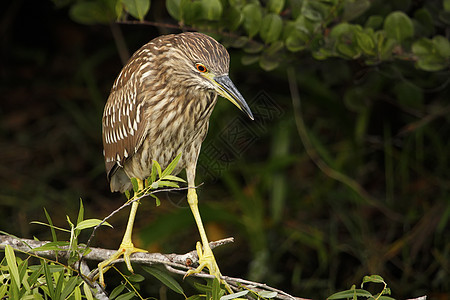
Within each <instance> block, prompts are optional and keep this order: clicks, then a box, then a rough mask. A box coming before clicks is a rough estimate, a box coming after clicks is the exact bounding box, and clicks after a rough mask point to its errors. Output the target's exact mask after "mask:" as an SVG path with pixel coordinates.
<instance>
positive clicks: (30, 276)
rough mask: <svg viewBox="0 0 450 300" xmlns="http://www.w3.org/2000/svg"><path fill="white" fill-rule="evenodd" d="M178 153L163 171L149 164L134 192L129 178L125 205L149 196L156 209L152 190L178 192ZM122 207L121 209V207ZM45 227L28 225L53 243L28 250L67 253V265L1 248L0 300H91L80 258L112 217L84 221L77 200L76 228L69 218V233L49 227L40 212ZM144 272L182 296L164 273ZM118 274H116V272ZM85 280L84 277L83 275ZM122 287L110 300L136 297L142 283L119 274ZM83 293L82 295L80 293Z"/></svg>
mask: <svg viewBox="0 0 450 300" xmlns="http://www.w3.org/2000/svg"><path fill="white" fill-rule="evenodd" d="M180 157H181V153H180V154H179V155H177V157H176V158H175V159H174V160H173V161H172V162H171V163H170V164H169V165H168V166H167V168H166V169H164V170H163V171H162V170H161V166H160V165H159V163H158V162H156V161H154V162H153V169H152V171H153V172H152V174H151V176H150V177H149V178H148V179H147V180H146V181H145V188H144V189H143V190H138V187H137V180H136V179H135V178H133V180H132V182H133V189H134V195H133V197H130V195H129V193H127V197H128V203H131V202H132V201H139V200H140V199H142V198H143V197H145V196H149V195H150V196H153V197H154V198H155V199H156V200H157V203H156V205H157V206H159V205H160V202H159V199H158V198H157V197H156V196H155V195H154V193H155V190H156V189H158V188H161V187H170V188H179V186H178V184H177V183H176V182H184V180H183V179H181V178H179V177H176V176H174V175H172V172H173V170H174V169H175V167H176V165H177V163H178V161H179V159H180ZM125 206H126V205H124V206H122V207H121V208H123V207H125ZM44 212H45V215H46V218H47V220H48V224H47V223H43V222H37V221H36V222H32V223H34V224H39V225H44V226H48V227H49V228H50V229H51V232H52V237H53V241H52V242H49V243H46V244H45V245H43V246H40V247H36V248H31V247H30V249H33V251H55V253H56V256H58V255H57V254H58V252H60V251H64V253H66V252H67V254H68V255H67V262H61V261H58V259H57V258H56V260H53V259H48V258H44V257H39V256H38V255H35V254H29V253H25V252H24V253H23V254H25V255H27V258H26V259H25V260H22V259H20V258H19V257H16V255H15V253H14V249H13V248H12V247H11V246H9V245H6V246H5V258H4V259H3V260H2V262H1V264H0V271H1V282H2V287H1V288H0V298H3V296H6V297H7V298H8V299H26V298H27V297H31V298H33V299H44V297H45V299H47V298H49V299H74V300H79V299H82V294H84V297H85V298H87V299H93V297H94V296H93V291H94V292H95V289H93V288H92V287H90V283H89V281H88V280H83V278H82V276H80V274H79V267H78V265H79V264H80V260H81V259H82V257H83V256H84V255H86V254H88V253H89V252H90V249H89V246H90V241H91V239H92V237H93V236H94V233H95V231H96V230H97V228H99V227H100V226H102V225H106V226H110V227H112V226H111V225H110V224H109V223H108V222H107V221H106V220H107V219H109V218H110V217H111V216H112V215H113V214H111V215H110V216H108V217H107V218H105V219H103V220H99V219H84V206H83V202H82V201H81V200H80V209H79V211H78V217H77V222H76V225H75V224H74V223H73V222H72V221H71V219H70V217H69V216H66V218H67V223H68V224H69V226H70V229H65V228H61V227H57V226H55V225H53V221H52V219H51V217H50V215H49V214H48V213H47V211H46V210H45V209H44ZM90 228H94V230H93V231H92V234H91V236H90V238H89V240H88V242H87V244H82V243H80V240H79V237H80V234H81V232H82V231H83V230H86V229H90ZM56 230H58V231H62V232H65V233H69V234H70V237H69V241H68V242H67V241H58V240H57V235H56ZM32 257H36V258H39V259H40V260H39V261H40V264H38V265H34V264H30V263H29V261H31V258H32ZM143 269H144V270H145V271H147V272H148V273H150V274H152V275H153V276H155V277H156V278H157V279H159V280H160V281H161V282H162V283H164V284H165V285H166V286H167V287H169V288H171V289H172V290H174V291H176V292H177V293H180V294H184V292H183V289H182V288H181V286H180V285H179V284H178V283H177V282H176V281H175V280H174V279H173V278H172V277H170V276H169V275H168V274H167V273H165V272H163V271H161V270H159V269H157V268H153V267H143ZM119 273H120V272H119ZM83 275H84V276H87V275H88V274H83ZM121 275H122V276H123V279H124V283H122V284H120V285H118V286H117V287H115V288H114V289H113V290H112V292H111V295H110V299H115V298H117V299H122V300H124V299H131V298H133V297H134V296H139V297H140V298H141V299H142V297H141V296H140V295H139V292H138V289H139V282H142V281H143V280H144V277H143V276H141V275H139V274H131V275H128V276H126V275H124V274H122V273H121ZM81 288H82V289H83V293H82V292H81ZM94 294H95V293H94Z"/></svg>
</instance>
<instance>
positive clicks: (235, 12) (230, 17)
mask: <svg viewBox="0 0 450 300" xmlns="http://www.w3.org/2000/svg"><path fill="white" fill-rule="evenodd" d="M242 20H243V16H242V14H241V11H240V10H239V9H237V8H236V7H234V6H232V7H229V8H228V9H226V10H225V12H224V15H223V18H222V21H223V22H224V24H225V26H226V27H228V29H230V30H231V31H235V30H236V29H237V28H238V27H239V25H241V23H242ZM233 46H234V47H236V45H233ZM241 47H242V46H241ZM238 48H240V47H238Z"/></svg>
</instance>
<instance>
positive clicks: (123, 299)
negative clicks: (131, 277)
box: [116, 292, 136, 300]
mask: <svg viewBox="0 0 450 300" xmlns="http://www.w3.org/2000/svg"><path fill="white" fill-rule="evenodd" d="M135 295H136V294H135V293H134V292H128V293H125V294H122V295H120V296H118V297H117V298H116V300H129V299H133V298H134V296H135Z"/></svg>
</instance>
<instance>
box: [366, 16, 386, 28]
mask: <svg viewBox="0 0 450 300" xmlns="http://www.w3.org/2000/svg"><path fill="white" fill-rule="evenodd" d="M381 26H383V17H382V16H380V15H373V16H370V17H369V18H368V19H367V21H366V23H365V24H364V27H366V28H367V27H369V28H372V29H379V28H381Z"/></svg>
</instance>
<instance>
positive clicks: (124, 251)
mask: <svg viewBox="0 0 450 300" xmlns="http://www.w3.org/2000/svg"><path fill="white" fill-rule="evenodd" d="M136 252H148V251H147V250H144V249H139V248H136V247H134V245H133V243H132V242H129V243H124V242H122V244H120V247H119V250H117V252H116V253H114V254H113V255H111V257H110V258H108V259H107V260H104V261H102V262H101V263H99V264H98V281H99V283H100V284H101V285H102V286H103V287H104V286H105V279H104V277H103V274H104V273H106V271H108V270H109V268H111V267H112V262H114V261H115V260H117V259H119V258H120V257H121V256H123V259H124V260H125V264H126V265H127V268H128V270H129V271H130V272H131V273H134V272H133V267H131V261H130V256H131V254H133V253H136Z"/></svg>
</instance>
